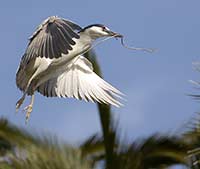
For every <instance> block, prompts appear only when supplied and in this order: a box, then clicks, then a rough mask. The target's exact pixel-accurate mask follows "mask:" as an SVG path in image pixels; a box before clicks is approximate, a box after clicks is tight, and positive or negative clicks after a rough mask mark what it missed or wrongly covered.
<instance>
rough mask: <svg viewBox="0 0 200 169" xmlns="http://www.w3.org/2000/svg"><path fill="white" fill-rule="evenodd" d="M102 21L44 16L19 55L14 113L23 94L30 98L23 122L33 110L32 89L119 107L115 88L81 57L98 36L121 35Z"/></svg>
mask: <svg viewBox="0 0 200 169" xmlns="http://www.w3.org/2000/svg"><path fill="white" fill-rule="evenodd" d="M121 36H122V35H120V34H119V33H116V32H113V31H111V30H110V29H109V28H108V27H106V26H104V25H103V24H91V25H88V26H86V27H84V28H82V27H81V26H79V25H78V24H76V23H75V22H73V21H71V20H68V19H64V18H61V17H58V16H50V17H48V18H47V19H45V20H44V21H43V22H42V23H41V24H40V25H39V26H38V27H37V28H36V30H35V32H34V33H33V34H32V36H31V37H30V38H29V43H28V45H27V48H26V50H25V53H24V55H23V56H22V58H21V61H20V64H19V67H18V70H17V73H16V85H17V87H18V88H19V89H20V90H21V91H22V92H23V95H22V97H21V98H20V99H19V100H18V101H17V103H16V112H17V111H18V110H19V108H20V107H21V105H22V104H23V102H24V100H25V98H26V96H31V101H30V104H29V105H28V106H26V107H25V108H24V111H26V121H28V119H29V117H30V114H31V112H32V110H33V104H34V95H35V92H39V93H40V94H42V95H43V96H46V97H64V98H66V97H67V98H75V99H79V100H85V101H92V102H99V103H104V104H109V105H113V106H116V107H120V106H121V105H122V104H121V103H120V101H118V99H116V97H119V98H120V97H121V96H122V95H123V93H122V92H120V91H119V90H118V89H116V88H115V87H113V86H112V85H111V84H109V83H108V82H106V81H104V80H103V79H102V78H101V77H100V76H98V75H97V74H96V73H95V72H94V70H93V66H92V63H91V62H90V61H89V60H88V59H87V58H86V57H84V54H85V53H86V52H88V51H89V50H90V49H91V48H92V45H93V44H94V42H95V41H96V40H97V39H99V38H106V37H121Z"/></svg>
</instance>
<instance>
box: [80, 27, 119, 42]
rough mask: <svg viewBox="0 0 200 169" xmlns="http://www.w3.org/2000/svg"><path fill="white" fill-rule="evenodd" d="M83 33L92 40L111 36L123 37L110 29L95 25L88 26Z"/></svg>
mask: <svg viewBox="0 0 200 169" xmlns="http://www.w3.org/2000/svg"><path fill="white" fill-rule="evenodd" d="M81 32H83V33H86V34H88V35H89V36H90V37H91V38H92V39H97V38H101V37H109V36H114V37H122V35H120V34H118V33H116V32H113V31H111V30H110V29H109V28H107V27H106V26H104V25H101V24H93V25H89V26H86V27H85V28H83V29H82V30H81Z"/></svg>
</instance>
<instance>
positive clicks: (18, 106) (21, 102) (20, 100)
mask: <svg viewBox="0 0 200 169" xmlns="http://www.w3.org/2000/svg"><path fill="white" fill-rule="evenodd" d="M23 102H24V97H22V98H21V99H19V100H18V101H17V103H16V112H18V110H19V108H20V107H21V105H22V104H23Z"/></svg>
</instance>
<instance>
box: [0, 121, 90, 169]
mask: <svg viewBox="0 0 200 169" xmlns="http://www.w3.org/2000/svg"><path fill="white" fill-rule="evenodd" d="M0 168H1V169H11V168H12V169H13V168H15V169H27V168H29V169H71V168H74V169H91V168H92V167H91V164H90V163H89V161H88V160H85V159H84V158H83V157H82V155H81V151H80V150H79V149H78V148H74V147H70V146H69V145H65V144H63V143H62V144H61V143H59V142H58V141H56V140H55V139H51V138H50V137H39V136H33V135H31V134H29V133H28V132H26V131H25V130H22V129H19V128H17V127H16V126H13V125H11V124H10V123H9V122H8V121H7V120H5V119H1V120H0Z"/></svg>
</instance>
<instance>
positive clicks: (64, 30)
mask: <svg viewBox="0 0 200 169" xmlns="http://www.w3.org/2000/svg"><path fill="white" fill-rule="evenodd" d="M81 29H82V28H81V27H80V26H78V25H77V24H75V23H73V22H72V21H69V20H65V19H63V18H59V17H57V16H51V17H49V18H47V19H46V20H45V21H43V22H42V23H41V24H40V25H39V26H38V28H37V29H36V31H35V32H34V33H33V35H32V36H31V37H30V38H29V39H30V41H29V44H28V47H27V49H26V52H25V56H24V57H23V58H22V63H24V64H25V63H28V62H29V61H30V60H31V59H33V58H35V57H45V58H50V59H52V58H59V57H62V53H64V54H67V53H68V51H69V50H72V46H73V45H75V41H74V38H75V39H79V38H80V37H79V35H78V33H77V32H76V31H80V30H81Z"/></svg>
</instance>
